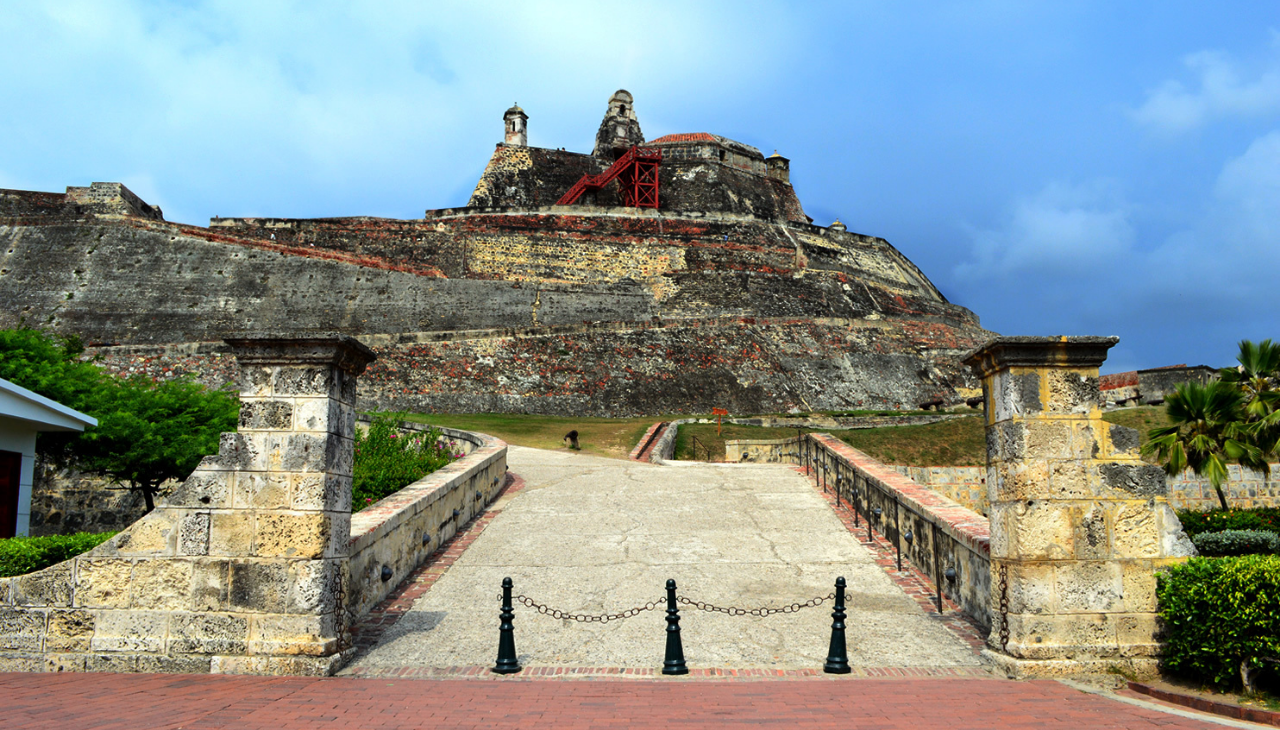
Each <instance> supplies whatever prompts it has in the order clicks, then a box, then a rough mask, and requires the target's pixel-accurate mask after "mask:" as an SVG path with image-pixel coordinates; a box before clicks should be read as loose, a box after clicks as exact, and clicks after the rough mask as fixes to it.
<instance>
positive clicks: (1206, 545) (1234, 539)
mask: <svg viewBox="0 0 1280 730" xmlns="http://www.w3.org/2000/svg"><path fill="white" fill-rule="evenodd" d="M1191 542H1193V543H1195V545H1196V550H1199V551H1200V554H1201V555H1204V556H1209V557H1223V556H1228V555H1277V554H1280V535H1277V534H1276V533H1274V532H1267V531H1266V530H1223V531H1221V532H1202V533H1200V534H1199V535H1196V536H1195V537H1193V538H1191Z"/></svg>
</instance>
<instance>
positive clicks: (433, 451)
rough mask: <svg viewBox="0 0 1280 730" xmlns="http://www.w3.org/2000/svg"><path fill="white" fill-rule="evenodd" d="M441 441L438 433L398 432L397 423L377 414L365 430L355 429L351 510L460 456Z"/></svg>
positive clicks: (366, 504) (369, 503)
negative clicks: (377, 416)
mask: <svg viewBox="0 0 1280 730" xmlns="http://www.w3.org/2000/svg"><path fill="white" fill-rule="evenodd" d="M449 447H450V442H445V443H441V442H440V432H439V431H438V430H436V429H434V428H433V429H431V430H430V431H428V432H427V433H425V434H424V433H407V434H406V433H400V432H399V430H398V429H397V428H396V422H395V421H394V420H392V419H390V418H386V417H379V418H376V419H374V421H373V423H371V424H369V430H368V432H367V433H366V432H362V431H357V432H356V453H355V464H354V467H353V469H352V471H353V472H354V473H353V476H352V480H351V509H352V511H354V512H359V511H360V510H362V509H364V508H365V507H368V506H369V505H371V504H373V503H374V502H377V501H378V500H380V499H382V498H383V497H385V496H387V495H388V494H392V493H394V492H398V491H400V490H401V489H403V488H405V487H407V486H409V485H410V484H413V483H414V482H416V481H418V480H419V479H421V478H423V477H425V476H426V475H428V474H430V473H431V472H433V471H435V470H436V469H439V468H440V467H442V466H444V465H446V464H448V463H449V462H451V461H453V460H454V459H455V458H457V457H459V456H461V453H458V454H454V453H452V452H451V451H450V448H449Z"/></svg>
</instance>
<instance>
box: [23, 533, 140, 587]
mask: <svg viewBox="0 0 1280 730" xmlns="http://www.w3.org/2000/svg"><path fill="white" fill-rule="evenodd" d="M115 534H116V533H114V532H77V533H76V534H74V535H48V536H46V537H11V538H9V539H7V540H0V578H7V577H9V576H12V575H25V574H26V573H34V572H35V571H37V570H43V569H45V568H47V567H49V566H50V565H57V564H58V563H61V562H62V561H64V560H70V559H71V558H74V557H75V556H77V555H79V554H80V553H83V552H87V551H89V550H92V549H93V548H96V547H97V546H99V545H101V544H102V543H104V542H106V541H107V540H110V539H111V537H112V536H113V535H115Z"/></svg>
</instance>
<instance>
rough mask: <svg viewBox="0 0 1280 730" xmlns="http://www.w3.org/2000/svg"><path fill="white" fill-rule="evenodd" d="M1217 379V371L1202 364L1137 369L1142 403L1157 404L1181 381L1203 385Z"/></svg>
mask: <svg viewBox="0 0 1280 730" xmlns="http://www.w3.org/2000/svg"><path fill="white" fill-rule="evenodd" d="M1217 379H1218V371H1217V370H1216V369H1215V368H1211V367H1206V366H1204V365H1197V366H1193V367H1171V368H1154V369H1151V370H1139V371H1138V394H1139V395H1140V396H1141V398H1142V402H1143V404H1144V405H1159V404H1160V403H1163V402H1164V397H1165V396H1166V395H1168V394H1169V393H1172V392H1173V391H1174V389H1175V388H1177V387H1178V386H1179V385H1181V384H1183V383H1199V384H1200V385H1204V384H1206V383H1209V382H1210V381H1213V380H1217Z"/></svg>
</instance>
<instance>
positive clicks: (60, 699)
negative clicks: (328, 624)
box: [0, 674, 1221, 730]
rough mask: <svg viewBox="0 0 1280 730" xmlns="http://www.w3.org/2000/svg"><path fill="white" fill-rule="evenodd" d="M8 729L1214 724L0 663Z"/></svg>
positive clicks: (1042, 691)
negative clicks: (13, 670) (58, 670)
mask: <svg viewBox="0 0 1280 730" xmlns="http://www.w3.org/2000/svg"><path fill="white" fill-rule="evenodd" d="M0 702H2V704H0V707H3V709H2V710H0V718H2V719H0V723H2V724H3V727H4V728H6V730H10V729H12V730H26V729H27V728H32V729H38V728H50V729H54V728H56V729H57V730H63V729H64V728H72V729H73V730H97V729H99V728H102V729H104V730H115V729H119V730H139V729H140V728H183V729H184V730H214V729H216V728H244V729H245V730H254V729H255V728H265V729H268V730H292V729H293V728H364V729H367V730H375V729H377V728H426V727H430V728H517V727H519V728H532V727H545V728H568V729H571V728H605V727H647V728H660V727H664V726H670V725H675V724H679V725H680V726H684V727H696V728H721V727H738V726H741V725H762V726H779V727H788V728H791V727H796V728H846V729H849V728H857V729H860V730H895V729H898V728H901V729H902V730H922V729H924V728H945V729H946V730H966V729H968V728H974V729H975V730H976V729H981V730H1005V729H1008V730H1013V729H1016V728H1046V729H1048V730H1053V729H1054V728H1064V729H1068V730H1086V729H1088V728H1132V729H1135V730H1137V729H1141V728H1157V727H1159V728H1187V729H1190V728H1216V727H1221V726H1218V725H1211V724H1208V723H1203V722H1199V721H1197V720H1191V719H1187V718H1183V717H1178V716H1174V715H1169V714H1164V713H1162V712H1158V711H1155V710H1148V709H1145V708H1140V707H1134V706H1132V705H1126V704H1122V703H1119V702H1116V701H1114V700H1110V699H1108V698H1106V697H1101V696H1098V695H1093V694H1086V693H1083V692H1079V691H1077V690H1074V689H1071V688H1070V687H1067V686H1065V685H1062V684H1058V683H1056V682H1049V681H1037V682H1011V681H1007V680H998V679H914V680H907V679H845V680H842V681H833V682H812V681H810V682H770V681H757V682H725V681H720V680H714V679H712V680H701V681H696V682H680V681H676V682H670V681H665V680H662V679H650V680H644V679H616V680H611V681H592V680H587V681H576V682H547V681H539V680H530V679H510V678H508V679H503V680H499V681H494V682H476V681H471V680H466V679H440V680H408V679H359V678H350V677H328V678H302V677H297V678H279V677H243V676H241V677H232V676H217V675H199V676H192V675H138V674H0Z"/></svg>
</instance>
